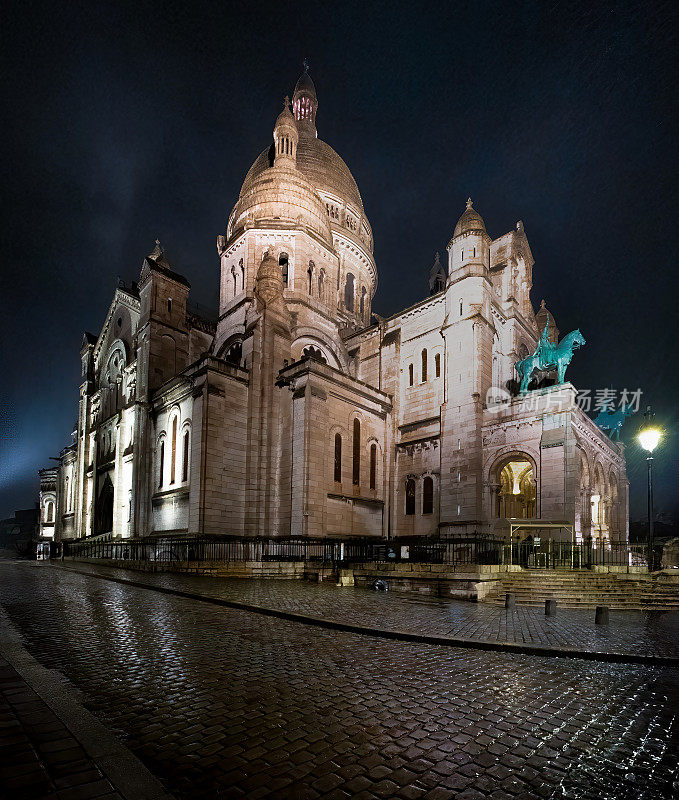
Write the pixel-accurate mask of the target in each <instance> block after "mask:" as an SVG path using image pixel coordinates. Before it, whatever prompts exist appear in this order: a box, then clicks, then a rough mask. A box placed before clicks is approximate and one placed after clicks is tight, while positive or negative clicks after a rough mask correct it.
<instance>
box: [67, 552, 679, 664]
mask: <svg viewBox="0 0 679 800" xmlns="http://www.w3.org/2000/svg"><path fill="white" fill-rule="evenodd" d="M67 566H68V568H69V569H78V570H81V571H83V572H90V573H94V574H96V573H100V574H109V575H112V576H114V577H122V578H126V579H128V580H134V581H137V582H139V583H148V584H151V585H156V586H164V587H168V588H173V589H181V590H183V591H191V592H197V593H200V594H204V595H207V596H210V597H219V598H221V599H225V600H237V601H240V602H243V603H252V604H255V605H260V606H265V607H267V608H275V609H280V610H285V611H291V612H294V613H297V614H306V615H310V616H315V617H325V618H326V619H335V620H338V621H340V622H348V623H352V624H355V625H369V626H376V627H382V628H395V629H398V630H405V631H409V632H413V633H426V634H431V635H438V636H449V637H454V638H460V639H472V640H477V641H496V642H515V643H518V644H532V645H540V646H546V647H571V648H579V649H583V650H589V651H595V652H606V653H629V654H636V655H656V656H674V657H679V612H673V611H665V612H663V611H654V612H642V611H611V614H610V618H611V622H610V624H609V625H606V626H602V625H595V624H594V609H593V608H591V609H583V610H580V609H562V608H559V609H558V611H557V614H556V616H555V617H547V616H545V613H544V610H543V609H541V608H529V607H526V606H517V607H516V608H515V609H514V610H511V611H506V610H505V609H504V608H498V607H497V606H492V605H484V604H482V603H481V604H477V603H469V602H464V601H460V600H447V599H442V598H440V599H439V598H422V597H417V596H414V595H406V594H400V593H396V592H388V593H382V592H371V591H367V590H365V589H359V588H354V587H346V586H345V587H343V588H338V587H337V586H335V585H334V584H328V583H325V584H314V583H310V582H307V581H294V580H248V579H238V578H215V577H206V576H200V575H176V574H172V573H162V572H161V573H148V572H134V571H132V570H121V569H112V568H110V567H106V566H99V565H92V564H81V563H73V562H71V563H67Z"/></svg>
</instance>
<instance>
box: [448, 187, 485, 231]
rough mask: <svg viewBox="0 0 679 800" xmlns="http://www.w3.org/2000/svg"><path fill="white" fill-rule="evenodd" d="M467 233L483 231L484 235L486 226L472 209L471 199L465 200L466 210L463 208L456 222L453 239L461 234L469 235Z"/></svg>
mask: <svg viewBox="0 0 679 800" xmlns="http://www.w3.org/2000/svg"><path fill="white" fill-rule="evenodd" d="M469 231H483V232H484V233H486V224H485V222H484V221H483V217H482V216H481V215H480V214H479V212H478V211H476V209H474V208H472V199H471V197H469V198H468V199H467V208H465V210H464V211H463V212H462V216H461V217H460V219H458V221H457V225H456V226H455V232H454V233H453V239H454V238H455V237H456V236H461V235H462V234H463V233H469Z"/></svg>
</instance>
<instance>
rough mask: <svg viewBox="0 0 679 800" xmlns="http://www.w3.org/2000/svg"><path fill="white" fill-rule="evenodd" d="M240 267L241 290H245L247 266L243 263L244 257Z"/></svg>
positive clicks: (239, 263) (239, 264)
mask: <svg viewBox="0 0 679 800" xmlns="http://www.w3.org/2000/svg"><path fill="white" fill-rule="evenodd" d="M238 268H239V270H240V288H241V291H245V266H244V265H243V259H242V258H241V260H240V261H239V262H238Z"/></svg>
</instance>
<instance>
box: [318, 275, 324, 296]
mask: <svg viewBox="0 0 679 800" xmlns="http://www.w3.org/2000/svg"><path fill="white" fill-rule="evenodd" d="M324 280H325V272H324V271H323V270H321V271H320V272H319V273H318V299H319V300H322V299H323V282H324Z"/></svg>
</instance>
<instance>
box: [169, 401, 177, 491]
mask: <svg viewBox="0 0 679 800" xmlns="http://www.w3.org/2000/svg"><path fill="white" fill-rule="evenodd" d="M176 469H177V417H175V418H174V419H173V420H172V439H171V440H170V483H174V479H175V474H176Z"/></svg>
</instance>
